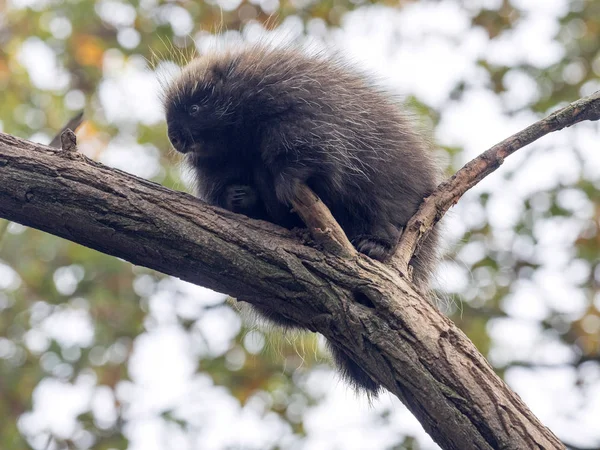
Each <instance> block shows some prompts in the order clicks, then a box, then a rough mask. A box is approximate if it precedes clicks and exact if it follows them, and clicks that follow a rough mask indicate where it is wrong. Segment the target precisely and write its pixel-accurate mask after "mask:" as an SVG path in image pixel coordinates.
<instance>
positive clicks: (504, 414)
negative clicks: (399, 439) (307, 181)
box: [0, 134, 564, 450]
mask: <svg viewBox="0 0 600 450" xmlns="http://www.w3.org/2000/svg"><path fill="white" fill-rule="evenodd" d="M0 216H2V217H4V218H7V219H9V220H13V221H16V222H19V223H21V224H24V225H27V226H31V227H34V228H38V229H40V230H44V231H47V232H49V233H52V234H55V235H57V236H61V237H63V238H66V239H69V240H71V241H74V242H77V243H80V244H82V245H85V246H87V247H90V248H94V249H96V250H99V251H101V252H104V253H107V254H110V255H114V256H117V257H120V258H123V259H125V260H128V261H130V262H132V263H134V264H138V265H142V266H145V267H149V268H152V269H155V270H158V271H160V272H163V273H166V274H169V275H173V276H176V277H179V278H181V279H183V280H186V281H189V282H192V283H196V284H199V285H202V286H206V287H209V288H212V289H215V290H217V291H220V292H224V293H227V294H230V295H232V296H235V297H237V298H240V299H243V300H245V301H248V302H250V303H254V304H263V305H268V306H269V307H270V308H273V309H275V310H277V312H279V313H281V314H283V315H285V316H287V317H289V318H291V319H293V320H295V321H298V322H300V323H302V324H303V325H305V326H306V327H307V328H309V329H311V330H314V331H318V332H320V333H322V334H323V335H325V336H326V337H327V338H328V339H331V340H332V341H334V342H335V343H336V344H338V345H340V346H342V347H344V348H345V349H346V351H347V352H348V354H349V355H352V356H353V357H354V359H355V360H356V362H357V363H358V364H360V365H361V366H362V367H363V368H364V369H365V370H366V371H367V372H368V373H369V374H370V375H371V376H372V377H373V378H374V379H376V380H377V381H379V382H380V383H381V384H383V385H384V386H385V387H386V388H387V389H388V390H389V391H390V392H392V393H393V394H395V395H396V396H398V398H400V400H401V401H402V402H403V403H404V404H405V405H406V406H407V407H408V408H409V409H410V410H411V411H412V413H413V414H414V415H415V416H416V417H417V418H418V419H419V421H420V422H421V424H422V425H423V427H424V429H425V430H426V431H427V432H428V433H429V434H430V435H431V436H432V437H433V439H434V440H435V441H436V442H437V443H438V444H439V445H440V446H441V447H443V448H445V449H460V450H463V449H505V448H506V449H536V448H543V449H555V448H564V447H563V446H562V444H561V443H560V441H559V440H558V439H557V438H556V437H555V436H554V435H553V434H552V432H551V431H550V430H548V429H547V428H545V427H544V426H543V425H542V424H541V423H540V422H539V421H538V419H537V418H536V417H535V416H534V415H533V414H532V413H531V412H530V411H529V409H528V408H527V406H526V405H525V404H524V403H523V402H522V401H521V399H520V398H519V397H518V396H517V395H516V394H515V393H513V392H512V391H511V390H510V389H509V388H508V387H507V386H506V384H505V383H504V382H503V381H502V380H501V379H500V378H499V377H498V376H497V375H496V374H495V373H494V371H493V370H492V368H491V367H490V365H489V364H488V363H487V361H486V360H485V359H484V357H483V356H482V355H481V354H480V353H479V352H478V351H477V349H476V348H475V347H474V345H473V344H472V343H471V341H470V340H469V339H468V338H467V337H466V336H465V335H464V334H463V333H462V332H461V331H460V330H459V329H458V328H457V327H456V326H455V325H454V324H453V323H452V322H451V321H450V320H448V319H447V318H446V317H444V316H443V315H441V314H440V313H439V312H438V311H437V310H436V308H435V307H434V306H432V305H431V304H430V303H429V302H428V301H427V299H426V298H425V296H424V295H423V294H421V293H419V292H417V291H416V290H415V288H414V287H413V286H412V285H411V284H410V282H409V281H408V280H407V279H406V277H403V276H402V275H401V273H400V272H398V271H396V270H394V269H393V268H391V267H389V266H386V265H383V264H380V263H378V262H376V261H373V260H371V259H369V258H367V257H364V256H362V255H360V254H356V253H354V254H352V255H344V256H345V257H340V256H336V255H335V254H331V253H327V252H322V251H320V250H318V249H316V248H313V247H311V246H308V245H305V243H304V242H301V240H300V239H299V238H298V237H297V236H295V235H294V233H292V232H290V231H287V230H284V229H281V228H278V227H276V226H274V225H270V224H268V223H265V222H260V221H254V220H251V219H248V218H245V217H243V216H239V215H236V214H233V213H230V212H227V211H223V210H220V209H218V208H213V207H210V206H207V205H205V204H203V203H202V202H200V201H198V200H197V199H195V198H194V197H192V196H191V195H188V194H184V193H181V192H175V191H171V190H169V189H166V188H164V187H162V186H160V185H157V184H155V183H152V182H150V181H146V180H142V179H139V178H136V177H134V176H132V175H129V174H126V173H124V172H121V171H118V170H114V169H109V168H107V167H105V166H103V165H101V164H99V163H96V162H93V161H90V160H88V159H87V158H85V157H84V156H82V155H81V154H78V153H76V152H71V151H64V150H57V149H51V148H49V147H46V146H41V145H35V144H32V143H30V142H27V141H24V140H21V139H18V138H15V137H12V136H9V135H4V134H0Z"/></svg>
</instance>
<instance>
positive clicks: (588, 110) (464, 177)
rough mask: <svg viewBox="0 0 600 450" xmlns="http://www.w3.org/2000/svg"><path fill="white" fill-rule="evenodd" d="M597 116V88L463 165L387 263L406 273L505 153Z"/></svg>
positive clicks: (430, 200)
mask: <svg viewBox="0 0 600 450" xmlns="http://www.w3.org/2000/svg"><path fill="white" fill-rule="evenodd" d="M598 119H600V91H597V92H595V93H594V94H592V95H590V96H589V97H584V98H582V99H579V100H577V101H575V102H573V103H571V104H570V105H568V106H566V107H565V108H562V109H560V110H559V111H557V112H555V113H553V114H550V115H549V116H548V117H546V118H544V119H542V120H540V121H538V122H536V123H534V124H533V125H531V126H529V127H527V128H525V129H524V130H522V131H519V132H518V133H516V134H514V135H512V136H510V137H509V138H507V139H505V140H503V141H502V142H500V143H499V144H496V145H494V146H493V147H492V148H490V149H489V150H486V151H485V152H484V153H482V154H481V155H479V156H478V157H477V158H475V159H473V160H471V161H470V162H468V163H467V164H465V166H464V167H463V168H462V169H460V170H459V171H458V172H456V174H454V175H453V176H452V177H451V178H450V179H448V180H447V181H445V182H443V183H442V184H440V185H439V186H438V187H437V188H436V190H435V191H434V192H433V194H431V195H430V196H429V197H427V198H426V199H425V200H424V201H423V203H422V204H421V207H420V208H419V210H418V211H417V213H416V214H415V215H414V216H413V217H412V218H411V219H410V221H409V222H408V224H407V225H406V228H405V229H404V232H403V233H402V237H401V238H400V242H399V243H398V245H397V247H396V250H395V252H394V254H393V256H392V257H391V258H390V261H389V263H390V264H391V265H392V266H394V267H395V268H396V269H397V270H399V271H400V272H402V273H406V274H408V273H409V271H408V263H409V262H410V260H411V258H412V257H413V255H414V254H415V253H416V252H418V247H419V244H420V243H421V242H422V241H423V239H425V237H426V236H427V234H428V233H429V231H430V230H431V229H432V228H433V226H434V225H435V224H436V223H437V222H438V221H439V220H440V219H441V218H442V217H443V216H444V214H445V213H446V211H448V209H450V207H451V206H453V205H455V204H456V202H458V200H459V199H460V198H461V197H462V195H463V194H464V193H465V192H467V191H468V190H469V189H470V188H472V187H473V186H475V185H476V184H477V183H479V182H480V181H481V180H482V179H483V178H485V177H486V176H487V175H489V174H490V173H492V172H493V171H494V170H496V169H497V168H498V167H500V166H501V165H502V163H503V162H504V159H505V158H506V157H507V156H509V155H511V154H513V153H514V152H515V151H517V150H519V149H520V148H523V147H525V146H526V145H528V144H531V143H532V142H533V141H535V140H537V139H539V138H541V137H542V136H545V135H546V134H548V133H551V132H553V131H558V130H561V129H563V128H565V127H570V126H571V125H574V124H576V123H578V122H582V121H584V120H592V121H594V120H598Z"/></svg>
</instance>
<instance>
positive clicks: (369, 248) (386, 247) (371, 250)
mask: <svg viewBox="0 0 600 450" xmlns="http://www.w3.org/2000/svg"><path fill="white" fill-rule="evenodd" d="M352 243H353V244H354V246H355V247H356V250H358V251H359V252H361V253H363V254H365V255H367V256H368V257H369V258H373V259H376V260H378V261H383V260H384V259H386V258H387V257H388V256H389V254H390V252H391V251H392V248H391V246H390V244H389V243H388V242H385V241H382V240H381V239H377V238H374V237H372V236H360V237H358V238H356V239H353V241H352Z"/></svg>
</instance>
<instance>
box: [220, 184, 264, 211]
mask: <svg viewBox="0 0 600 450" xmlns="http://www.w3.org/2000/svg"><path fill="white" fill-rule="evenodd" d="M256 202H257V195H256V191H255V190H254V189H253V188H252V187H250V186H248V185H245V184H232V185H230V186H227V188H226V189H225V207H226V208H227V209H228V210H230V211H233V212H240V213H244V212H247V211H250V210H252V209H253V208H254V206H255V205H256Z"/></svg>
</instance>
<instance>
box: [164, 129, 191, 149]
mask: <svg viewBox="0 0 600 450" xmlns="http://www.w3.org/2000/svg"><path fill="white" fill-rule="evenodd" d="M167 136H168V137H169V141H171V144H172V145H173V147H175V150H177V151H178V152H180V153H185V152H186V151H187V150H186V143H185V140H184V139H183V133H182V132H181V130H180V129H179V128H169V131H168V132H167Z"/></svg>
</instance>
